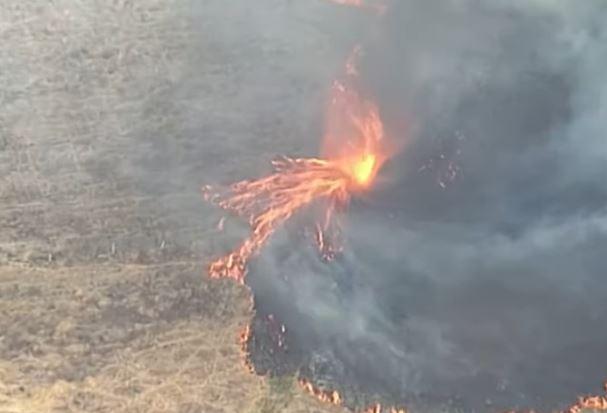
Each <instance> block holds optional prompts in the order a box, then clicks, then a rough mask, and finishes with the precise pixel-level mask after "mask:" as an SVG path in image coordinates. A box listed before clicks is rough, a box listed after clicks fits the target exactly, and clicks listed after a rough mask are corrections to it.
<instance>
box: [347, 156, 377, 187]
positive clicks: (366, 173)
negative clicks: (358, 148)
mask: <svg viewBox="0 0 607 413" xmlns="http://www.w3.org/2000/svg"><path fill="white" fill-rule="evenodd" d="M376 161H377V157H376V156H375V155H374V154H372V153H367V154H364V155H363V156H362V158H361V159H360V160H359V161H358V162H356V163H355V164H354V166H353V168H352V169H353V171H352V172H353V175H354V180H355V181H356V183H357V184H359V185H360V186H363V187H366V186H367V185H368V184H369V183H370V182H371V181H372V179H373V169H374V168H375V162H376Z"/></svg>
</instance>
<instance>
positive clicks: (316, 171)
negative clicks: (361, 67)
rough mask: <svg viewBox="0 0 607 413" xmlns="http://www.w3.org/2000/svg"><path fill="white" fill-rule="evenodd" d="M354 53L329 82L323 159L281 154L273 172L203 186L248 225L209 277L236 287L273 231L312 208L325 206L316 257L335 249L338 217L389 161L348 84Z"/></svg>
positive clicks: (368, 113) (365, 106) (373, 116)
mask: <svg viewBox="0 0 607 413" xmlns="http://www.w3.org/2000/svg"><path fill="white" fill-rule="evenodd" d="M359 54H360V49H359V48H356V50H355V52H354V54H353V56H352V57H351V58H350V59H348V63H347V68H346V76H345V78H344V80H343V81H336V82H334V84H333V87H332V88H331V98H330V100H329V104H328V108H327V125H326V134H325V137H324V143H323V149H322V150H323V154H325V155H326V158H323V159H320V158H302V159H296V158H289V157H286V156H284V157H281V158H279V159H276V160H274V161H273V162H272V166H273V169H274V172H273V173H272V174H270V175H269V176H266V177H264V178H260V179H257V180H253V181H249V180H245V181H241V182H237V183H235V184H233V185H231V186H230V187H229V188H227V189H226V190H221V189H215V188H213V187H210V186H205V187H204V188H203V190H202V192H203V196H204V198H205V199H206V200H207V201H208V202H211V203H213V204H215V205H217V206H219V207H220V208H222V209H224V210H226V211H228V212H231V213H234V214H236V215H238V216H240V217H242V218H245V219H247V221H248V223H249V225H250V227H251V235H250V236H249V237H248V238H247V239H246V240H244V241H243V242H242V244H241V245H240V246H239V247H238V248H237V249H235V250H234V251H232V252H231V253H229V254H228V255H226V256H224V257H221V258H219V259H217V260H216V261H214V262H212V263H211V264H210V266H209V275H210V276H211V277H213V278H223V277H227V278H233V279H235V280H237V281H238V282H240V283H243V282H244V279H245V277H246V274H247V263H248V262H249V260H250V259H251V258H252V257H254V256H255V255H256V254H257V253H259V251H260V249H261V248H262V247H263V246H264V245H265V244H266V242H267V241H268V239H269V238H270V237H271V235H272V234H273V233H274V232H275V231H276V229H277V228H279V227H280V226H281V225H282V224H284V223H285V222H286V221H287V220H289V218H291V217H292V216H293V215H294V214H295V213H297V212H298V211H300V210H301V209H303V208H304V207H307V206H310V205H311V204H316V203H318V204H321V205H322V206H323V207H324V208H323V209H324V212H323V214H322V217H321V218H320V219H318V222H316V224H315V225H314V227H313V228H314V232H315V241H316V243H317V246H318V249H319V251H320V253H321V255H322V256H323V258H325V259H327V260H330V259H332V258H333V257H334V256H335V255H336V254H337V253H339V251H340V250H341V247H340V246H339V244H338V237H339V233H340V223H339V217H338V215H339V213H340V212H342V211H343V210H344V209H345V208H346V207H347V205H348V202H349V200H350V198H351V196H352V194H356V193H359V192H362V191H364V190H366V189H368V188H369V187H370V186H371V185H372V184H373V182H374V180H375V178H376V175H377V173H378V171H379V169H380V168H381V166H382V164H383V163H384V162H385V160H386V159H387V158H388V151H387V149H388V148H387V145H386V142H385V137H384V128H383V124H382V122H381V119H380V116H379V110H378V108H377V106H376V105H375V104H374V103H373V102H370V101H367V100H365V99H363V98H362V97H361V96H360V95H359V94H358V93H357V92H356V91H355V90H353V86H350V85H349V83H354V79H355V76H356V73H357V71H356V70H354V69H353V67H354V59H355V58H356V57H357V56H358V55H359Z"/></svg>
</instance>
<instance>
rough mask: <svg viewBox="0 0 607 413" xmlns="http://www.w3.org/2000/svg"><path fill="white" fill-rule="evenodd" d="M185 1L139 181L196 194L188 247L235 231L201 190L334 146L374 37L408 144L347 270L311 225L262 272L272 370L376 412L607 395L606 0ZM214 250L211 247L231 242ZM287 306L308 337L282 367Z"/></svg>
mask: <svg viewBox="0 0 607 413" xmlns="http://www.w3.org/2000/svg"><path fill="white" fill-rule="evenodd" d="M186 13H187V14H188V18H189V19H190V22H191V24H192V27H193V28H194V29H193V33H192V36H191V38H190V39H187V42H186V43H187V46H184V47H185V48H186V50H187V51H188V53H189V59H190V61H189V62H188V64H187V65H184V67H181V68H179V72H178V73H173V74H171V75H172V76H174V78H175V79H174V81H173V83H174V85H177V86H171V87H168V88H167V89H168V90H167V91H166V92H163V93H161V94H159V97H158V99H156V100H154V102H155V103H156V104H157V105H158V107H160V108H163V110H160V109H157V108H156V110H157V112H158V113H162V114H163V116H165V117H166V119H164V118H163V122H164V121H166V122H164V123H163V122H159V124H161V125H164V124H165V123H167V124H168V123H171V125H172V126H171V127H170V128H169V129H168V130H169V131H170V134H171V136H168V132H167V130H166V129H159V130H153V129H152V126H154V125H151V126H150V129H149V130H147V129H146V130H145V131H143V132H142V135H145V136H143V137H142V139H141V141H138V142H136V145H133V148H132V150H131V153H132V154H131V155H130V156H133V157H134V161H133V165H131V167H132V168H133V169H134V171H130V173H131V174H136V179H135V180H136V181H137V183H138V184H139V183H141V185H142V187H143V188H142V191H144V192H146V193H156V192H158V193H160V194H161V195H166V194H171V193H175V192H179V191H182V192H181V193H183V191H186V192H188V193H192V194H193V195H192V197H190V198H188V200H187V202H186V201H183V202H182V201H180V200H176V199H173V198H172V197H170V198H169V199H168V200H166V199H165V201H164V202H163V205H161V207H162V208H165V207H166V208H167V216H170V217H171V219H174V220H176V221H177V220H179V221H180V222H182V223H183V222H185V223H186V224H185V226H183V225H182V226H180V228H194V229H196V231H194V230H191V231H190V233H189V235H188V237H186V238H187V239H185V240H184V242H192V243H193V244H194V248H196V247H197V246H198V244H196V241H191V240H190V239H189V238H196V239H198V238H200V237H201V236H204V237H207V238H211V237H212V238H213V239H218V238H220V235H219V234H217V233H215V232H210V231H209V232H207V233H202V232H200V233H199V232H198V229H200V231H202V229H201V227H202V224H201V223H200V222H201V221H202V222H204V226H205V228H206V227H207V226H208V225H212V219H211V218H219V215H218V214H217V213H215V211H214V210H213V209H212V208H211V207H205V206H203V204H202V201H201V200H200V199H199V197H198V189H199V188H200V186H202V185H203V184H214V183H226V182H232V181H235V180H238V179H241V178H243V177H251V176H255V175H256V174H261V173H264V172H267V170H268V166H267V162H268V161H269V160H270V158H271V157H273V156H274V155H276V154H288V155H302V156H314V155H316V154H317V151H318V149H319V147H320V138H321V136H322V127H323V118H322V116H323V113H322V112H323V109H324V107H325V105H324V100H325V98H326V91H327V90H328V88H329V86H330V84H331V81H332V80H333V79H334V78H335V76H336V75H337V74H338V73H339V70H341V68H342V65H343V62H344V60H345V58H346V56H347V55H348V54H349V53H350V51H351V50H352V48H353V47H354V45H355V44H357V43H359V42H361V41H362V46H363V49H364V51H365V53H364V55H363V58H362V62H361V68H360V69H361V77H362V83H363V86H364V90H363V93H364V94H365V95H367V96H369V97H370V98H373V99H374V100H376V101H377V103H378V105H379V107H380V110H381V115H382V119H383V120H384V123H385V126H386V130H387V132H388V134H389V135H390V137H391V138H392V139H394V140H396V141H397V142H399V143H400V142H404V141H406V142H407V145H406V146H405V150H404V151H402V152H401V153H399V154H398V155H397V156H396V157H394V158H393V159H391V161H390V163H389V164H387V165H386V167H385V168H384V170H383V171H382V172H381V177H382V178H383V180H382V182H381V184H380V185H377V186H376V188H375V190H374V191H372V192H371V193H368V194H367V195H366V196H365V197H363V198H361V199H356V200H354V202H353V205H352V208H351V210H350V211H349V212H348V214H347V217H346V220H347V225H346V227H345V235H346V236H347V240H346V246H345V253H344V256H343V257H341V258H340V259H339V260H338V261H336V262H334V263H331V264H326V263H324V262H321V261H320V260H319V259H318V257H317V254H316V252H315V251H314V249H313V247H311V246H308V243H307V242H306V240H304V239H302V237H301V235H300V234H299V232H298V230H299V227H298V226H297V225H293V226H291V227H289V228H287V229H286V230H285V231H283V232H281V233H280V234H277V236H276V237H275V238H274V239H273V240H272V243H271V245H270V246H269V248H268V249H266V250H265V251H264V252H263V253H262V255H261V256H260V257H259V258H258V259H257V260H256V262H255V263H253V265H252V267H251V272H250V280H249V281H250V285H251V286H252V288H253V291H254V293H255V297H256V309H257V311H258V315H259V316H258V321H257V323H258V324H256V326H257V327H258V328H257V329H256V331H257V332H259V335H258V336H256V337H255V339H256V343H257V344H259V345H258V347H254V348H253V350H254V352H253V361H254V362H255V363H256V367H257V368H258V370H260V371H262V372H263V371H272V372H275V373H276V372H279V373H293V372H295V371H296V370H300V371H301V372H302V374H304V375H307V376H308V377H310V378H312V379H314V381H315V383H317V384H321V385H326V386H327V387H332V388H337V389H338V390H340V392H341V393H342V394H343V395H344V397H345V399H346V401H347V403H348V404H350V405H359V406H360V405H364V404H365V403H366V402H368V401H370V400H371V399H373V398H380V399H381V400H383V401H385V402H392V403H400V402H403V403H405V404H407V405H413V406H421V407H424V406H427V405H430V406H436V405H442V404H455V405H458V406H460V407H462V408H464V409H465V410H467V411H469V410H473V409H474V410H477V411H478V410H483V411H484V410H487V409H490V410H499V409H510V408H516V407H527V408H536V409H541V408H548V409H551V408H555V407H562V406H564V405H566V404H567V403H569V402H571V401H572V400H574V399H575V397H576V396H577V395H579V394H583V393H588V392H594V391H595V390H596V389H599V386H600V384H601V383H602V381H603V380H604V379H606V378H607V362H606V358H605V357H604V349H605V348H607V330H605V328H604V325H605V321H606V320H605V311H604V304H603V303H605V302H607V287H606V286H605V283H603V282H602V277H604V275H605V267H606V264H607V259H606V258H605V251H607V186H606V185H605V182H604V181H605V177H607V141H606V140H605V138H604V133H605V130H607V81H606V80H607V79H606V76H605V74H604V73H605V67H607V25H605V22H606V21H607V4H606V3H605V2H604V1H602V0H584V1H575V0H508V1H507V0H486V1H480V0H441V1H439V0H394V1H392V2H391V4H390V7H389V9H388V11H387V12H386V14H385V15H384V16H383V17H381V18H377V16H375V15H370V14H366V13H364V12H362V11H360V10H356V9H349V8H342V7H338V6H336V5H334V4H329V3H328V2H323V1H306V0H301V1H295V0H292V1H289V0H260V1H255V2H251V1H249V0H231V1H229V2H226V1H225V0H208V1H205V2H192V5H191V7H190V8H189V9H188V10H186ZM167 119H168V120H167ZM169 120H170V122H169ZM167 128H168V126H167ZM164 204H167V205H166V206H165V205H164ZM203 208H204V209H203ZM186 211H187V212H186ZM226 230H227V232H228V235H229V236H230V237H231V236H232V235H235V236H234V237H233V241H234V242H236V241H237V239H238V237H240V235H241V233H240V231H234V232H235V233H236V232H237V234H232V226H231V222H229V223H228V226H227V229H226ZM175 232H177V231H175ZM174 236H175V237H176V238H177V239H178V241H180V240H181V238H183V237H184V235H183V234H181V233H175V234H174ZM180 237H181V238H180ZM220 242H223V241H220ZM205 245H206V244H205ZM213 247H214V248H215V250H213V251H211V249H212V248H211V247H209V246H205V247H204V248H201V249H205V251H204V254H205V258H206V259H209V258H210V257H211V256H213V255H214V254H215V255H220V254H221V253H224V252H225V249H221V248H223V247H224V245H221V246H218V245H214V246H213ZM220 247H221V248H220ZM268 314H274V315H275V317H276V318H277V319H279V320H280V322H281V323H284V324H285V326H286V329H287V340H288V343H289V348H288V351H283V352H278V351H274V352H273V354H271V357H272V358H271V359H270V358H264V354H265V353H264V352H265V351H266V350H267V347H263V346H262V345H261V343H262V341H263V340H264V338H263V332H264V327H263V326H264V321H263V319H264V317H265V316H267V315H268ZM264 345H265V344H264ZM270 346H271V345H270Z"/></svg>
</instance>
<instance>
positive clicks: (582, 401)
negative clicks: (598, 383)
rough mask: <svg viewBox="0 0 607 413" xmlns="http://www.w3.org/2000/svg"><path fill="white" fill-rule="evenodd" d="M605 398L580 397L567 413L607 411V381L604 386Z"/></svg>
mask: <svg viewBox="0 0 607 413" xmlns="http://www.w3.org/2000/svg"><path fill="white" fill-rule="evenodd" d="M603 390H605V395H604V396H586V397H580V398H579V399H578V401H577V403H575V404H574V405H573V406H571V407H570V408H569V409H568V410H567V411H566V412H565V413H580V412H582V411H583V410H594V411H607V381H606V382H605V383H604V384H603Z"/></svg>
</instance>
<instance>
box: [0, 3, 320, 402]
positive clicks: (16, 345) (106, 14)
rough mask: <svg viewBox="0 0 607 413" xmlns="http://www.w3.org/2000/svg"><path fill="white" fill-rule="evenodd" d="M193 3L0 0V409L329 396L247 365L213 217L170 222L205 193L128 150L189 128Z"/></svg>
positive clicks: (239, 300) (239, 302)
mask: <svg viewBox="0 0 607 413" xmlns="http://www.w3.org/2000/svg"><path fill="white" fill-rule="evenodd" d="M185 13H187V10H185V4H184V2H181V3H178V2H175V1H170V0H169V1H167V0H137V1H130V0H113V1H107V0H56V1H48V0H27V1H22V0H9V1H3V2H1V4H0V41H1V42H2V47H1V48H0V69H1V70H0V412H2V413H37V412H112V413H119V412H128V413H133V412H145V413H152V412H182V413H195V412H201V413H202V412H204V413H212V412H227V413H232V412H251V413H253V412H255V413H272V412H283V411H292V412H302V413H303V412H320V411H329V410H331V409H329V408H326V407H325V406H321V405H320V404H319V403H317V402H316V401H315V400H312V399H310V398H309V397H307V396H306V395H304V394H303V393H302V392H301V391H300V390H299V388H298V387H297V386H295V385H294V383H293V382H292V381H291V380H289V379H283V380H278V381H268V380H265V379H261V378H259V377H256V376H253V375H250V374H248V373H247V372H246V370H245V369H244V368H243V365H242V363H241V355H240V349H239V347H238V343H237V335H238V332H239V330H240V328H241V327H242V326H243V325H244V323H246V322H247V319H248V317H249V316H250V309H249V304H248V303H249V300H248V296H247V293H246V291H244V290H243V289H241V288H240V287H237V286H235V285H233V284H232V283H229V282H210V281H208V280H206V279H205V278H204V277H202V276H201V271H202V270H201V267H202V265H201V263H202V257H204V255H205V254H207V253H208V252H209V250H210V249H211V248H212V245H208V244H209V243H208V241H207V240H208V239H209V237H208V235H209V232H208V231H209V228H211V230H212V227H213V225H212V220H213V219H215V218H216V217H215V216H213V215H211V214H210V213H208V214H206V215H204V214H203V215H202V216H200V215H199V216H196V217H195V218H196V221H188V219H189V218H188V217H187V216H186V217H185V218H173V217H172V216H171V212H172V211H173V210H174V209H177V208H179V207H181V206H182V205H193V204H198V203H199V202H200V199H199V198H198V194H197V193H188V192H185V191H181V192H179V191H178V190H173V189H172V190H171V191H165V192H164V193H162V192H159V193H156V194H154V195H152V194H148V193H146V192H145V191H144V190H142V189H141V186H140V185H138V184H137V182H136V181H137V179H136V175H137V171H136V170H135V171H134V170H133V169H132V165H131V164H130V161H129V162H127V160H126V157H125V154H126V153H129V151H132V149H133V147H134V146H136V145H145V142H142V141H140V140H138V139H139V138H140V137H142V136H146V135H148V134H149V133H153V132H156V133H160V132H162V133H165V132H166V133H167V134H170V133H171V131H173V132H175V134H178V132H179V130H178V126H176V125H177V124H178V122H179V119H178V114H177V113H176V106H177V104H174V105H170V104H164V98H165V97H166V96H167V94H169V93H170V91H171V90H172V89H173V88H175V87H177V86H178V84H179V81H180V77H181V76H183V75H184V71H187V64H186V60H187V44H188V36H189V35H190V33H189V30H190V28H189V22H188V20H187V19H186V18H184V15H185ZM220 72H221V71H220ZM201 82H204V79H202V80H201ZM158 131H160V132H158ZM134 176H135V178H133V177H134ZM134 182H135V183H134ZM176 201H178V202H177V204H178V206H174V204H175V203H176ZM207 215H208V216H207Z"/></svg>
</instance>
